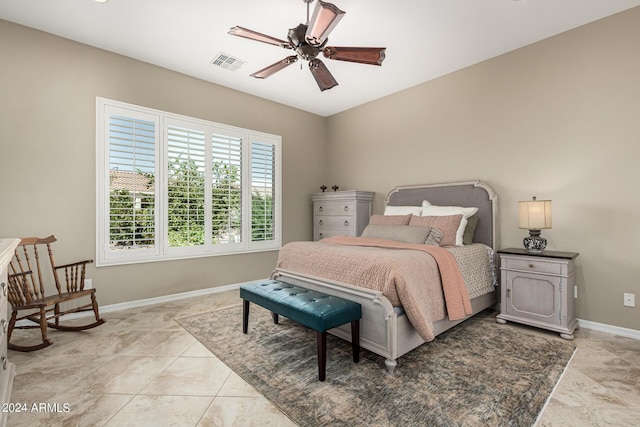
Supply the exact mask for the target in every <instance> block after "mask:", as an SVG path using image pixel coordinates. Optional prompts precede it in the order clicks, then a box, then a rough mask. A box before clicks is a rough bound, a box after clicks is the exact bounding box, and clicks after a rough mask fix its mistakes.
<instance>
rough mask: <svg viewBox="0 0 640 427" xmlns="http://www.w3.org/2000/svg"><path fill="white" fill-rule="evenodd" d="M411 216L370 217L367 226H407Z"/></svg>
mask: <svg viewBox="0 0 640 427" xmlns="http://www.w3.org/2000/svg"><path fill="white" fill-rule="evenodd" d="M412 216H413V215H412V214H408V215H371V218H369V224H374V225H409V221H410V220H411V217H412Z"/></svg>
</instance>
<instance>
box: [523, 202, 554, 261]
mask: <svg viewBox="0 0 640 427" xmlns="http://www.w3.org/2000/svg"><path fill="white" fill-rule="evenodd" d="M518 223H519V224H518V227H519V228H523V229H528V230H529V237H525V238H524V239H523V240H522V243H523V244H524V247H525V248H526V249H527V251H529V252H530V253H534V254H535V253H540V252H542V251H543V250H544V248H546V247H547V239H545V238H544V237H541V236H540V230H543V229H549V228H551V200H536V198H535V196H534V197H533V200H529V201H524V202H518Z"/></svg>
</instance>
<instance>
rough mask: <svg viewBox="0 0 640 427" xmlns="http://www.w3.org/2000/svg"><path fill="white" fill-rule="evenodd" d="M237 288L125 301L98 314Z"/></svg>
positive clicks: (203, 290) (102, 308) (234, 285)
mask: <svg viewBox="0 0 640 427" xmlns="http://www.w3.org/2000/svg"><path fill="white" fill-rule="evenodd" d="M263 280H265V279H260V280H254V281H252V282H247V283H253V282H261V281H263ZM239 288H240V283H234V284H231V285H224V286H217V287H213V288H207V289H198V290H197V291H188V292H181V293H179V294H170V295H163V296H161V297H154V298H146V299H141V300H135V301H126V302H121V303H118V304H109V305H105V306H100V312H101V313H111V312H114V311H120V310H128V309H130V308H138V307H145V306H147V305H154V304H161V303H165V302H170V301H177V300H181V299H186V298H193V297H199V296H203V295H210V294H216V293H219V292H226V291H232V290H234V289H239ZM238 298H239V297H238ZM83 314H85V313H83ZM89 315H93V312H89Z"/></svg>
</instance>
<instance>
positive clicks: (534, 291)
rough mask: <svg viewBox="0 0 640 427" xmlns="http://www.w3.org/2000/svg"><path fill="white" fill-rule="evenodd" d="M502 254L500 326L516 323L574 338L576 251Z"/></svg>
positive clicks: (523, 251) (522, 250) (521, 250)
mask: <svg viewBox="0 0 640 427" xmlns="http://www.w3.org/2000/svg"><path fill="white" fill-rule="evenodd" d="M498 254H499V255H500V271H501V275H500V276H501V279H502V280H501V284H500V288H501V291H500V295H501V303H500V314H498V316H497V318H496V320H497V322H498V323H507V321H513V322H518V323H523V324H526V325H530V326H536V327H539V328H544V329H549V330H551V331H556V332H560V336H561V337H562V338H564V339H567V340H572V339H573V331H574V330H575V329H576V327H577V320H576V314H575V309H574V306H575V298H576V296H575V293H574V292H575V289H574V287H575V259H576V258H577V256H578V255H579V254H577V253H574V252H556V251H543V252H542V253H540V254H532V253H529V252H528V251H527V250H526V249H514V248H509V249H502V250H500V251H498Z"/></svg>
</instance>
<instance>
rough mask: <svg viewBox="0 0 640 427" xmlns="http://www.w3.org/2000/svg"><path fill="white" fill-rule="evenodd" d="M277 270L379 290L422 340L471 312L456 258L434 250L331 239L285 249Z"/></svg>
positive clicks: (378, 240)
mask: <svg viewBox="0 0 640 427" xmlns="http://www.w3.org/2000/svg"><path fill="white" fill-rule="evenodd" d="M277 267H278V268H283V269H287V270H291V271H295V272H298V273H301V274H308V275H312V276H317V277H323V278H326V279H330V280H334V281H337V282H342V283H348V284H351V285H355V286H361V287H365V288H368V289H374V290H378V291H381V292H382V293H383V294H384V295H385V297H387V298H388V299H389V301H390V302H391V304H392V305H394V306H402V307H403V308H404V311H405V313H406V314H407V317H408V319H409V321H410V322H411V324H412V325H413V327H414V328H415V329H416V331H417V332H418V333H419V334H420V336H421V337H422V338H423V339H424V340H425V341H432V340H433V339H434V338H435V334H434V332H433V322H435V321H437V320H441V319H443V318H444V317H445V316H446V315H448V316H449V319H450V320H457V319H461V318H463V317H465V316H466V315H469V314H471V303H470V301H469V295H468V293H467V289H466V287H465V285H464V281H463V279H462V275H461V274H460V270H459V269H458V267H457V263H456V260H455V258H454V257H453V255H452V254H451V253H450V252H449V251H447V250H446V249H443V248H440V247H437V246H430V245H415V244H405V243H400V242H395V241H391V240H383V239H365V238H361V237H349V236H337V237H331V238H328V239H324V240H322V241H320V242H293V243H289V244H287V245H285V246H284V247H283V248H282V249H281V250H280V255H279V258H278V264H277Z"/></svg>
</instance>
